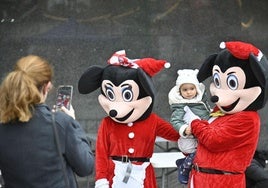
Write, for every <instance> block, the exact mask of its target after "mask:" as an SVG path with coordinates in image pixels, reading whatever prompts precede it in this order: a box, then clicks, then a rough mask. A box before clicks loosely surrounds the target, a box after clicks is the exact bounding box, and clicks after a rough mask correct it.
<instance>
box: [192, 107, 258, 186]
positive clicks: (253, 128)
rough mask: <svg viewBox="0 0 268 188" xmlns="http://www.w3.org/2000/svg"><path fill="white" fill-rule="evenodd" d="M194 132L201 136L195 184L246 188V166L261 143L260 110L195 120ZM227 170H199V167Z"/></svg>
mask: <svg viewBox="0 0 268 188" xmlns="http://www.w3.org/2000/svg"><path fill="white" fill-rule="evenodd" d="M191 127H192V133H193V134H194V135H195V136H196V137H197V139H198V147H197V152H196V156H195V160H194V165H195V167H196V168H197V170H195V169H194V170H192V174H191V180H194V181H191V180H190V184H189V187H191V188H193V187H194V188H204V187H209V188H226V187H228V188H231V187H234V188H245V187H246V184H245V183H246V181H245V174H244V172H245V170H246V168H247V167H248V166H249V164H250V162H251V159H252V157H253V156H252V154H253V153H254V151H255V149H256V147H257V141H258V136H259V132H260V118H259V115H258V113H257V112H256V111H242V112H238V113H235V114H231V115H228V114H226V115H224V116H221V117H219V118H216V119H215V120H214V121H213V122H211V123H210V124H209V123H208V122H207V121H202V120H194V121H193V122H192V123H191ZM208 167H209V169H215V170H220V171H222V172H223V171H225V172H226V174H223V175H222V174H216V173H203V172H198V168H199V169H200V170H202V169H205V170H206V169H207V168H208Z"/></svg>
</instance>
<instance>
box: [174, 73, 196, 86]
mask: <svg viewBox="0 0 268 188" xmlns="http://www.w3.org/2000/svg"><path fill="white" fill-rule="evenodd" d="M197 73H198V69H194V70H192V69H182V70H178V71H177V74H178V78H177V80H176V85H177V87H178V88H180V87H181V85H182V84H186V83H189V84H194V85H195V87H196V88H198V87H199V86H198V85H199V81H198V80H197Z"/></svg>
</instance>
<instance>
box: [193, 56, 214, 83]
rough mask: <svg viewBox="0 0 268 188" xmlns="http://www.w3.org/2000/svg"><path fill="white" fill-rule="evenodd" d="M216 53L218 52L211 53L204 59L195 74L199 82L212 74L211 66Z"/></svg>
mask: <svg viewBox="0 0 268 188" xmlns="http://www.w3.org/2000/svg"><path fill="white" fill-rule="evenodd" d="M217 55H218V54H212V55H210V56H209V57H208V58H207V59H205V61H204V63H203V64H202V65H201V67H200V68H199V72H198V74H197V79H198V81H199V82H203V81H204V80H205V79H207V78H208V77H210V76H212V68H213V66H214V62H215V59H216V57H217Z"/></svg>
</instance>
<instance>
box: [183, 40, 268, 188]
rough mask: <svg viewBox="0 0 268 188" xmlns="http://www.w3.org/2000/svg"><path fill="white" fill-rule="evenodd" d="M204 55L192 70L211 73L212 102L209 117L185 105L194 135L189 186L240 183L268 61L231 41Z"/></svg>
mask: <svg viewBox="0 0 268 188" xmlns="http://www.w3.org/2000/svg"><path fill="white" fill-rule="evenodd" d="M220 46H221V47H222V48H224V49H223V50H221V51H220V52H219V53H218V54H213V55H211V56H209V57H208V58H207V59H206V60H205V62H204V63H203V64H202V66H201V68H200V70H199V73H198V75H197V77H198V80H199V81H200V82H202V81H204V80H205V79H206V78H208V77H210V76H212V83H211V84H210V93H211V96H212V97H211V101H212V102H213V103H215V104H216V107H215V109H214V113H212V116H214V117H211V118H210V119H209V121H204V120H200V119H198V117H196V116H195V115H194V114H193V113H192V112H191V111H190V110H189V108H185V111H186V114H185V117H184V118H185V120H187V119H188V124H190V125H191V130H192V134H194V135H195V137H196V138H197V139H198V146H197V152H196V156H195V159H194V166H193V170H192V171H191V176H190V181H189V182H190V183H189V187H191V188H193V187H194V188H199V187H200V188H204V187H209V188H226V187H228V188H231V187H233V188H245V187H246V180H245V174H244V173H245V170H246V168H247V167H248V166H249V164H250V162H251V160H252V158H253V155H254V152H255V150H256V147H257V142H258V137H259V132H260V118H259V115H258V113H257V110H259V109H261V108H262V107H263V106H264V105H265V103H266V100H267V92H268V87H267V84H268V76H267V75H268V63H267V59H266V57H265V56H264V55H263V54H262V52H261V51H260V50H259V49H258V48H256V47H255V46H253V45H252V44H249V43H244V42H240V41H232V42H226V43H222V44H221V45H220Z"/></svg>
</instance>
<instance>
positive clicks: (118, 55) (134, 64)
mask: <svg viewBox="0 0 268 188" xmlns="http://www.w3.org/2000/svg"><path fill="white" fill-rule="evenodd" d="M107 63H108V64H111V65H117V66H124V67H130V68H141V69H142V70H144V71H145V72H146V73H147V74H148V75H150V76H151V77H152V76H154V75H155V74H156V73H158V72H159V71H160V70H161V69H162V68H164V67H165V68H169V67H170V63H169V62H167V61H166V60H157V59H154V58H143V59H129V58H127V57H126V52H125V50H120V51H117V52H115V53H114V54H113V56H112V57H111V58H110V59H109V60H108V61H107Z"/></svg>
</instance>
